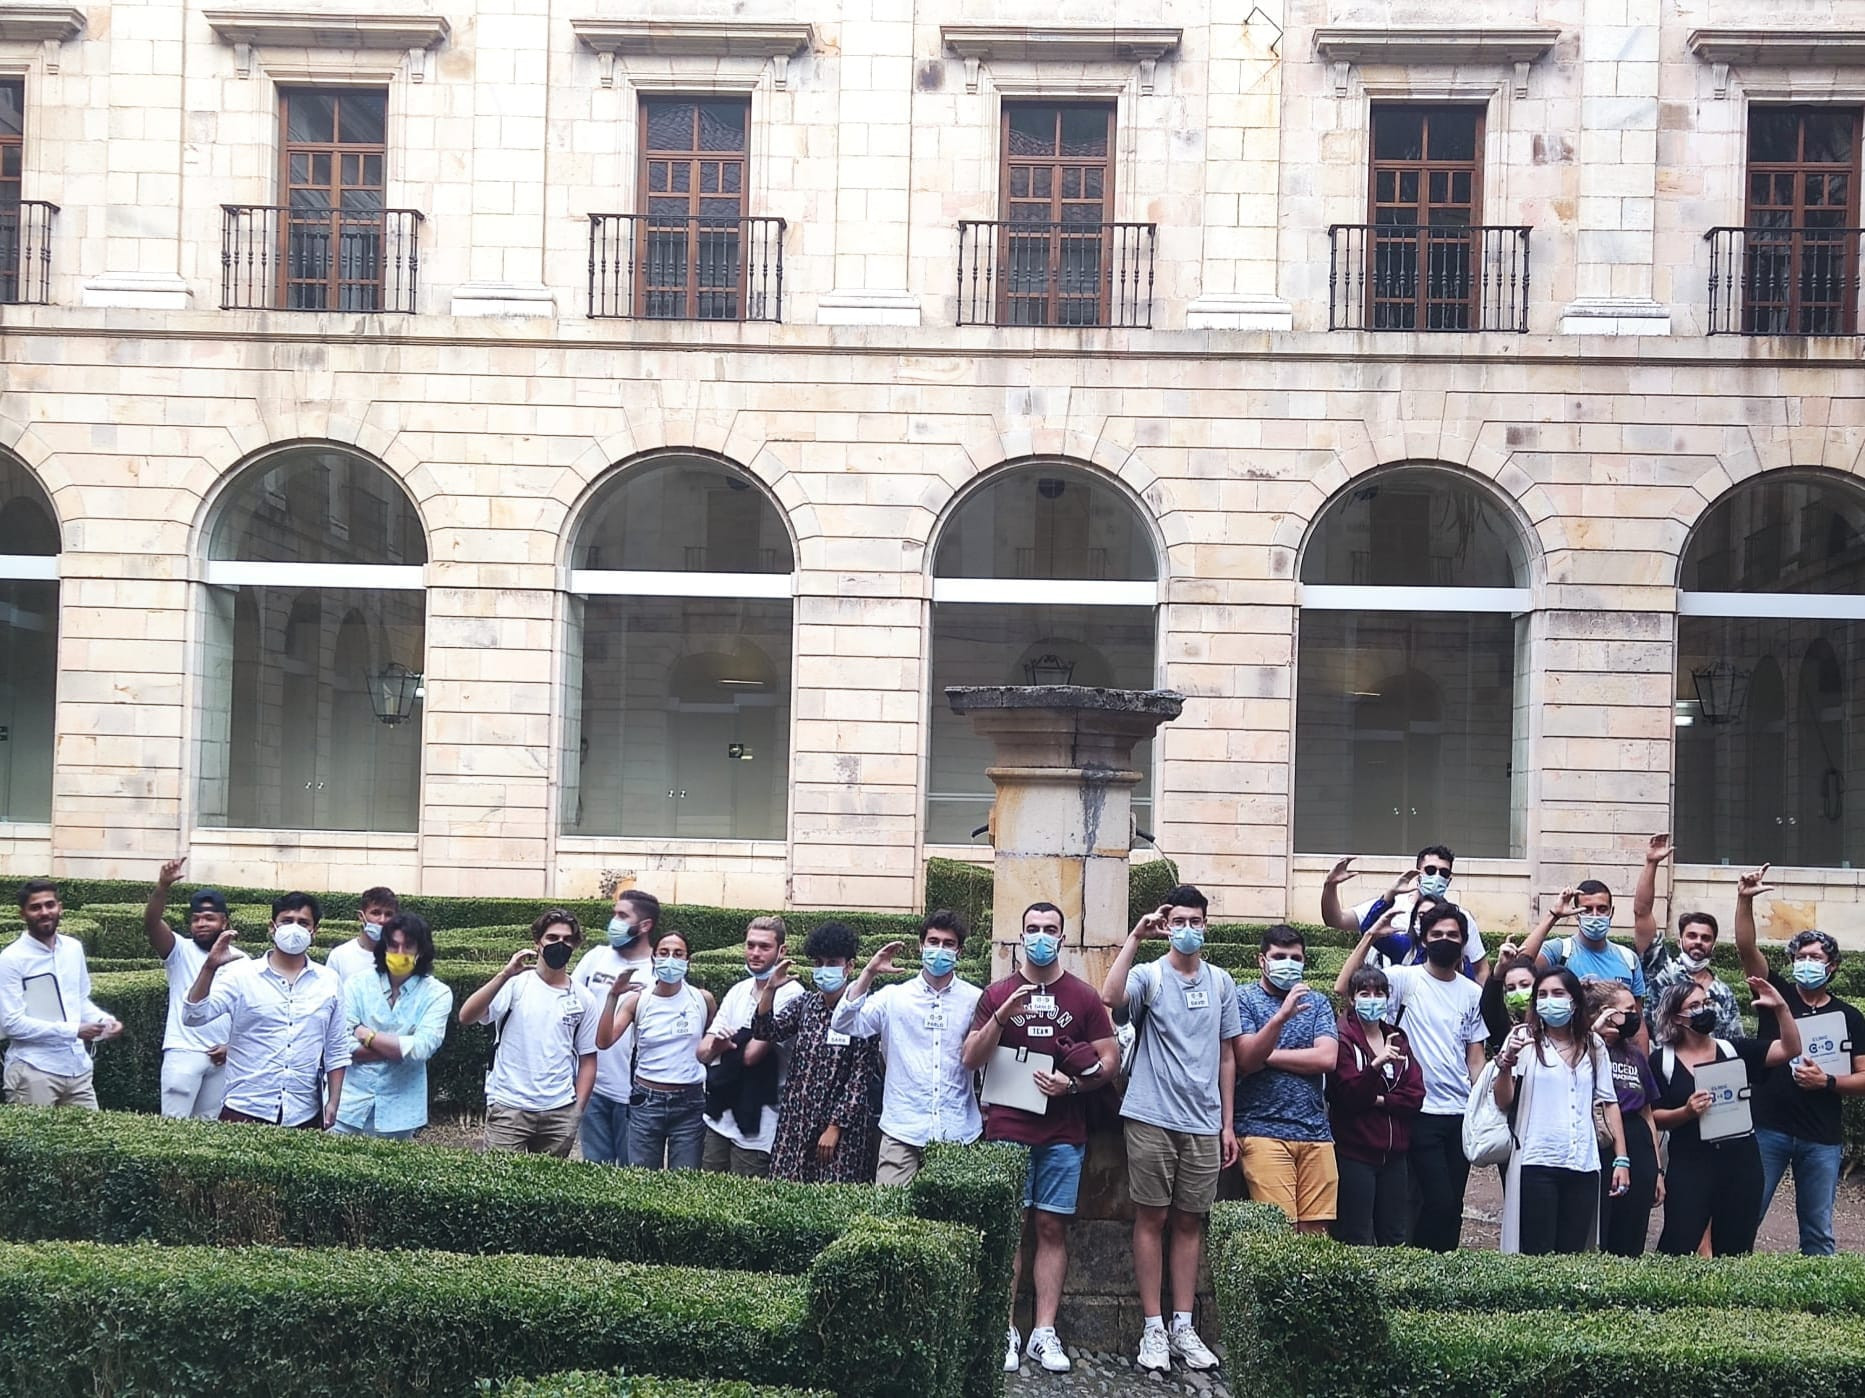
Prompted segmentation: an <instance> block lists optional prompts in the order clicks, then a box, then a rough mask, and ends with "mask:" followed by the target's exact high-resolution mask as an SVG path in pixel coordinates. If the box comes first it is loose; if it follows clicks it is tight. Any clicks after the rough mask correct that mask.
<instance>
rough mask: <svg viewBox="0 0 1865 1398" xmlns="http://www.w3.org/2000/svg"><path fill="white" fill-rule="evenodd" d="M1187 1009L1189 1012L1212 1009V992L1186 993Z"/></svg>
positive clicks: (1197, 991) (1190, 991)
mask: <svg viewBox="0 0 1865 1398" xmlns="http://www.w3.org/2000/svg"><path fill="white" fill-rule="evenodd" d="M1185 1008H1186V1009H1188V1010H1208V1009H1210V1008H1211V992H1210V991H1208V990H1188V991H1186V992H1185Z"/></svg>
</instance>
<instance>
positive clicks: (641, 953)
mask: <svg viewBox="0 0 1865 1398" xmlns="http://www.w3.org/2000/svg"><path fill="white" fill-rule="evenodd" d="M610 914H611V915H610V917H609V925H608V927H607V928H606V929H604V944H603V945H602V946H599V947H591V948H590V949H589V950H588V951H586V952H584V953H583V957H582V960H580V961H578V962H577V963H576V970H575V971H574V972H572V973H571V977H570V978H571V979H572V980H573V981H575V982H576V985H577V988H578V989H580V990H581V991H582V992H583V993H584V995H585V996H586V997H587V998H588V999H589V1001H590V1003H591V1004H595V1005H601V1004H603V1003H605V1002H606V1001H607V1000H608V998H609V987H610V986H612V985H614V984H615V982H616V981H617V980H618V979H619V980H624V981H632V982H633V983H634V984H635V985H646V984H647V981H648V978H649V976H650V975H652V974H653V960H654V951H653V947H654V936H655V932H656V929H657V928H658V926H659V924H660V920H661V900H660V899H658V898H656V897H655V896H654V895H653V894H652V893H644V892H642V891H641V890H640V889H638V888H631V889H627V890H625V891H624V892H621V893H618V894H616V895H615V905H614V907H613V908H611V909H610ZM634 1063H635V1033H634V1030H633V1029H630V1030H629V1031H628V1032H627V1033H626V1034H623V1035H622V1036H621V1037H620V1038H618V1039H617V1040H616V1041H615V1042H614V1043H613V1044H611V1045H610V1046H609V1047H608V1048H607V1049H604V1050H602V1051H601V1052H599V1053H598V1054H597V1055H596V1086H595V1088H594V1090H593V1091H591V1093H590V1094H589V1104H588V1105H587V1106H586V1107H584V1108H583V1119H582V1122H581V1124H580V1125H579V1127H578V1139H579V1142H580V1144H581V1146H582V1149H583V1159H585V1160H587V1161H590V1162H591V1163H592V1164H596V1165H626V1164H627V1163H628V1099H629V1098H630V1097H632V1096H633V1095H634V1091H635V1085H634V1081H633V1078H634Z"/></svg>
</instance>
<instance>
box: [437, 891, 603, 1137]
mask: <svg viewBox="0 0 1865 1398" xmlns="http://www.w3.org/2000/svg"><path fill="white" fill-rule="evenodd" d="M582 940H583V928H582V925H581V924H580V923H579V922H577V920H576V919H575V918H574V917H573V916H571V914H570V913H568V912H566V911H565V910H564V909H562V908H551V909H549V910H548V911H546V912H544V913H541V914H539V916H538V918H537V920H536V921H535V922H533V923H532V924H531V945H530V946H528V947H522V948H520V949H519V950H517V951H515V952H513V953H512V957H511V960H509V961H507V962H506V963H505V964H504V965H503V966H501V967H500V968H499V972H498V974H497V975H495V976H494V977H493V978H492V979H491V980H489V981H487V982H486V983H485V984H484V985H482V986H480V987H479V989H478V990H475V991H474V992H473V993H472V994H471V995H469V996H467V997H466V1003H465V1004H463V1005H461V1006H460V1023H461V1024H491V1025H492V1034H493V1050H492V1070H491V1071H490V1072H488V1073H487V1074H486V1149H487V1150H507V1151H519V1152H524V1153H528V1154H532V1155H555V1156H559V1157H562V1158H564V1159H568V1158H569V1155H570V1151H571V1148H572V1147H574V1146H575V1144H576V1135H577V1121H578V1118H579V1117H581V1116H582V1114H583V1107H584V1104H585V1103H587V1102H588V1101H589V1094H590V1093H591V1092H592V1091H593V1090H594V1089H595V1085H596V1015H597V1006H596V1003H595V1001H594V999H593V998H592V997H591V996H590V995H589V993H588V992H587V991H585V990H584V989H583V988H582V987H580V986H578V985H577V984H575V983H574V982H573V981H572V980H571V979H570V973H569V965H570V958H571V957H573V956H575V955H576V948H577V944H578V943H580V942H581V941H582Z"/></svg>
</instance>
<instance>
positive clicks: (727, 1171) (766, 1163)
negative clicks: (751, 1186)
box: [699, 1126, 771, 1179]
mask: <svg viewBox="0 0 1865 1398" xmlns="http://www.w3.org/2000/svg"><path fill="white" fill-rule="evenodd" d="M699 1168H700V1169H702V1170H710V1171H712V1173H714V1174H715V1175H744V1176H746V1177H747V1178H751V1179H768V1178H769V1177H770V1173H771V1153H770V1152H769V1151H768V1150H746V1149H745V1148H744V1147H743V1146H741V1145H739V1144H738V1142H737V1141H734V1140H733V1139H732V1138H731V1137H730V1136H722V1135H720V1134H719V1133H718V1132H717V1131H714V1130H713V1129H712V1128H711V1127H710V1126H708V1127H707V1128H706V1148H705V1150H704V1152H703V1153H702V1154H701V1155H700V1161H699Z"/></svg>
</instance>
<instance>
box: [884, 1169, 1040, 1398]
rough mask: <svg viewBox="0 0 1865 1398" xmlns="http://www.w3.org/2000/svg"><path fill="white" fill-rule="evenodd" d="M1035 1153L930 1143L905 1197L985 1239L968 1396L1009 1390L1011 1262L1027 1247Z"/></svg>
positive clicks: (920, 1210) (925, 1212)
mask: <svg viewBox="0 0 1865 1398" xmlns="http://www.w3.org/2000/svg"><path fill="white" fill-rule="evenodd" d="M1028 1169H1029V1152H1028V1151H1027V1150H1026V1149H1025V1148H1024V1147H1022V1146H1015V1145H1009V1144H1005V1143H1001V1142H1000V1143H997V1144H989V1145H972V1146H954V1145H932V1146H928V1147H927V1149H926V1158H925V1164H924V1168H922V1169H921V1170H920V1172H919V1174H917V1175H915V1176H914V1177H913V1183H912V1184H911V1185H910V1186H909V1187H908V1190H907V1198H908V1200H909V1201H910V1206H911V1209H912V1212H913V1213H914V1214H916V1215H917V1216H919V1217H921V1218H933V1219H943V1220H945V1221H947V1222H950V1223H961V1224H968V1225H970V1226H971V1227H973V1228H976V1229H978V1230H979V1232H980V1233H981V1234H982V1241H981V1252H980V1258H979V1265H978V1268H977V1277H978V1285H977V1286H976V1287H974V1288H973V1293H972V1304H971V1315H970V1327H969V1328H970V1332H971V1344H970V1346H969V1348H970V1354H971V1364H970V1370H969V1373H968V1374H967V1375H966V1378H965V1393H966V1395H967V1398H994V1395H997V1394H1000V1393H1002V1392H1003V1388H1004V1364H1003V1360H1004V1356H1003V1337H1004V1317H1005V1316H1007V1315H1009V1314H1010V1276H1011V1262H1012V1259H1013V1258H1014V1256H1015V1254H1016V1251H1017V1249H1018V1248H1019V1247H1020V1246H1022V1242H1023V1181H1024V1177H1025V1174H1026V1173H1027V1171H1028Z"/></svg>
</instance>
